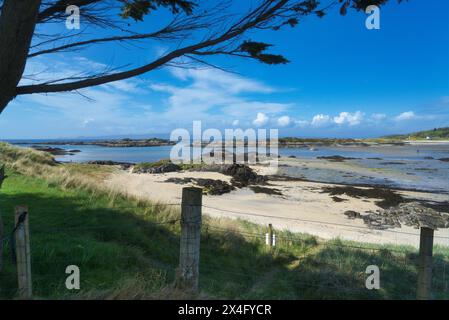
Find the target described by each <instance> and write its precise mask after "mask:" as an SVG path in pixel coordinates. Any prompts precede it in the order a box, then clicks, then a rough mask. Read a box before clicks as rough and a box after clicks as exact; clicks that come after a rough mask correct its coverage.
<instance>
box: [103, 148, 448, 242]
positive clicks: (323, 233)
mask: <svg viewBox="0 0 449 320" xmlns="http://www.w3.org/2000/svg"><path fill="white" fill-rule="evenodd" d="M294 166H299V167H303V166H305V167H307V168H308V170H312V169H313V168H315V169H316V170H317V171H319V170H327V171H333V172H342V170H343V169H346V170H350V169H351V168H352V169H353V173H354V174H356V175H357V174H358V175H365V176H369V175H372V170H369V168H366V167H363V166H361V165H355V164H354V163H352V162H346V161H342V162H333V161H328V160H325V159H309V160H307V159H292V158H286V157H283V158H281V159H280V160H279V167H280V169H279V170H278V171H277V172H279V171H282V170H284V169H285V168H291V167H294ZM252 168H253V169H254V171H256V172H257V173H258V174H260V175H263V176H273V173H274V172H273V170H272V169H271V168H269V167H264V166H252ZM382 176H383V177H388V178H389V179H394V178H397V179H401V178H405V177H406V175H404V176H402V173H401V172H399V173H398V172H396V171H395V170H390V172H382ZM283 177H284V178H279V179H275V178H272V179H269V182H268V183H267V185H264V186H263V188H261V190H258V189H253V188H251V187H242V188H236V189H235V190H233V191H231V192H230V193H225V194H222V195H205V196H204V197H203V214H206V215H209V216H212V217H222V218H231V219H244V220H248V221H251V222H254V223H257V224H260V225H268V224H272V225H273V227H274V228H276V229H279V230H289V231H291V232H301V233H308V234H312V235H315V236H318V237H320V238H323V239H334V238H340V239H344V240H352V241H358V242H365V243H374V244H397V245H412V246H415V247H418V246H419V230H418V229H415V228H413V227H409V226H401V227H400V228H389V229H386V230H378V229H373V228H370V227H369V226H367V225H366V224H365V223H364V221H363V220H362V219H354V218H350V217H348V215H346V214H345V212H348V211H353V212H357V213H360V214H361V215H362V216H363V215H364V214H367V213H369V212H374V211H376V210H381V209H382V208H381V207H380V206H379V200H380V199H378V198H375V197H355V196H350V195H346V194H341V195H338V196H337V197H336V196H334V195H332V194H330V193H329V192H328V191H326V190H328V189H329V188H335V187H340V186H341V187H343V186H345V185H343V184H338V183H329V182H319V181H308V180H307V179H299V178H296V179H289V178H288V176H285V175H284V176H283ZM169 179H170V181H167V180H169ZM176 179H178V180H183V179H184V180H185V179H188V180H189V179H190V180H192V179H193V181H192V182H186V183H179V182H178V183H177V182H174V181H176ZM194 179H212V180H221V181H225V182H227V183H230V182H231V177H230V176H229V175H225V174H222V173H219V172H207V171H181V172H169V173H162V174H136V173H132V172H131V171H129V170H128V171H125V170H122V171H118V172H116V173H114V174H112V175H111V176H110V177H109V178H108V179H107V180H106V181H105V183H106V185H107V186H108V187H109V188H111V189H113V190H116V191H119V192H124V193H127V194H129V195H133V196H136V197H139V198H144V199H151V200H153V201H157V202H159V203H168V204H179V203H180V202H181V193H182V188H183V187H186V186H195V185H196V183H195V182H194ZM358 188H359V189H362V190H363V189H369V188H370V186H365V187H363V186H358ZM270 189H271V190H272V191H274V192H269V190H270ZM392 190H393V191H394V193H395V194H397V195H399V196H401V197H403V198H404V199H406V200H407V201H408V200H410V201H411V200H417V201H422V202H425V203H428V204H433V205H436V206H440V208H447V207H446V206H447V204H448V194H447V193H442V192H430V191H417V190H412V189H410V190H406V189H404V188H402V189H392ZM444 210H446V209H444ZM435 244H440V245H446V246H447V245H449V229H439V230H438V231H436V232H435Z"/></svg>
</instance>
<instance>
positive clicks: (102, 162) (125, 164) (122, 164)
mask: <svg viewBox="0 0 449 320" xmlns="http://www.w3.org/2000/svg"><path fill="white" fill-rule="evenodd" d="M86 163H87V164H95V165H99V166H120V167H121V168H122V169H124V170H126V169H129V168H131V166H133V165H134V164H133V163H129V162H117V161H110V160H98V161H87V162H86Z"/></svg>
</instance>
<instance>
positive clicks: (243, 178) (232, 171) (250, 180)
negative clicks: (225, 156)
mask: <svg viewBox="0 0 449 320" xmlns="http://www.w3.org/2000/svg"><path fill="white" fill-rule="evenodd" d="M220 172H221V173H222V174H225V175H228V176H232V179H231V183H232V185H234V186H236V187H246V186H248V185H255V184H265V183H266V181H267V178H266V177H265V176H261V175H258V174H257V173H255V172H254V170H253V169H251V168H250V167H248V166H246V165H243V164H231V165H225V166H223V167H222V168H221V171H220Z"/></svg>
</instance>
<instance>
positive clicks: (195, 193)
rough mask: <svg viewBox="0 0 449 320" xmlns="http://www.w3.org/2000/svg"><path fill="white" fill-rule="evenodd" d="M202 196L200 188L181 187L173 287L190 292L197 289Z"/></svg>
mask: <svg viewBox="0 0 449 320" xmlns="http://www.w3.org/2000/svg"><path fill="white" fill-rule="evenodd" d="M202 197H203V190H202V189H200V188H193V187H188V188H183V189H182V205H181V248H180V256H179V269H178V272H177V275H176V280H175V287H176V288H179V289H183V290H189V291H191V292H197V291H198V280H199V263H200V240H201V209H202V208H201V206H202Z"/></svg>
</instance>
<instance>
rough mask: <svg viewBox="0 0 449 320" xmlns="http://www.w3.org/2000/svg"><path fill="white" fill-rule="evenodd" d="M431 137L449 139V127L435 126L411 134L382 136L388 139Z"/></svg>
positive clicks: (421, 138) (423, 138)
mask: <svg viewBox="0 0 449 320" xmlns="http://www.w3.org/2000/svg"><path fill="white" fill-rule="evenodd" d="M427 137H429V138H430V139H432V140H449V127H445V128H435V129H432V130H425V131H418V132H413V133H409V134H397V135H389V136H385V137H382V138H386V139H409V138H410V139H411V140H426V139H427Z"/></svg>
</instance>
